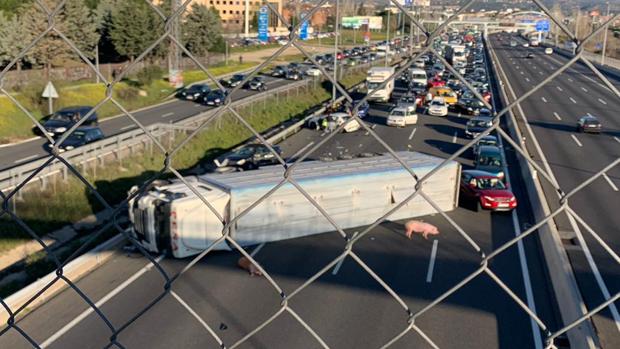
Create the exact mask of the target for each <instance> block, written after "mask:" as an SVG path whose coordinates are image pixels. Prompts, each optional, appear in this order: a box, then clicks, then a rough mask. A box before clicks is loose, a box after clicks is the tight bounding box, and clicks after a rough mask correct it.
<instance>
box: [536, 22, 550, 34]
mask: <svg viewBox="0 0 620 349" xmlns="http://www.w3.org/2000/svg"><path fill="white" fill-rule="evenodd" d="M536 31H538V32H548V31H549V20H548V19H544V20H542V21H538V22H536Z"/></svg>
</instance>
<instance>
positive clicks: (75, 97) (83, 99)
mask: <svg viewBox="0 0 620 349" xmlns="http://www.w3.org/2000/svg"><path fill="white" fill-rule="evenodd" d="M255 65H257V63H256V62H245V63H243V64H239V63H237V62H229V64H228V65H224V64H217V65H215V66H212V67H210V68H209V72H210V73H211V74H213V75H214V76H219V75H225V74H229V73H231V72H235V71H239V70H246V69H249V68H251V67H253V66H255ZM183 77H184V81H185V83H186V84H190V83H192V82H196V81H201V80H206V79H207V75H206V73H204V72H203V71H201V70H191V71H186V72H184V73H183ZM59 86H62V87H58V90H59V91H58V92H59V95H60V98H58V99H56V100H55V101H54V108H55V110H58V109H59V108H62V107H67V106H72V105H92V106H94V105H96V104H97V103H99V102H100V101H101V100H103V99H104V98H105V86H104V85H103V84H96V83H84V82H80V83H75V84H59ZM42 90H43V85H40V84H39V83H34V84H32V85H29V86H27V87H24V88H22V89H21V90H20V91H17V92H16V93H13V94H12V95H13V96H14V97H15V98H16V99H17V100H18V101H19V103H20V104H22V105H23V107H24V108H26V110H28V111H30V112H31V113H32V114H33V116H34V117H35V118H36V119H37V120H40V119H41V118H42V117H43V116H44V115H45V114H47V109H48V107H47V100H44V99H42V98H41V97H40V94H41V91H42ZM140 90H142V91H143V92H145V93H146V95H145V96H140V95H139V92H140ZM174 91H175V90H174V88H172V87H171V86H170V84H169V83H168V82H167V81H165V80H164V79H157V80H155V81H153V82H152V83H151V84H150V85H147V86H138V84H137V82H136V81H135V80H130V79H128V80H125V81H122V82H120V83H118V84H117V85H115V86H114V90H113V96H114V98H115V99H116V100H117V101H118V102H119V103H121V105H123V107H124V108H125V109H127V110H129V111H131V110H135V109H139V108H143V107H146V106H149V105H153V104H156V103H159V102H161V101H162V100H163V99H164V98H166V97H168V96H169V95H170V94H171V93H173V92H174ZM120 113H121V110H119V109H118V107H116V106H115V105H114V104H113V103H112V102H106V103H105V104H103V105H102V106H101V107H100V109H98V111H97V114H98V115H99V118H100V119H105V118H108V117H110V116H114V115H118V114H120ZM33 126H34V124H33V123H32V122H31V120H30V119H29V118H28V117H27V115H26V114H25V113H24V112H22V111H21V110H20V109H19V108H18V107H17V105H15V104H14V103H13V102H12V101H11V100H10V99H9V98H8V97H7V96H1V97H0V144H4V143H11V142H15V141H18V140H21V139H27V138H30V137H33V136H34V134H33V132H32V128H33Z"/></svg>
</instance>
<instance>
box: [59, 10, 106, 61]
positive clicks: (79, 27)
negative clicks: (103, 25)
mask: <svg viewBox="0 0 620 349" xmlns="http://www.w3.org/2000/svg"><path fill="white" fill-rule="evenodd" d="M64 18H65V31H64V32H63V33H64V34H65V36H66V37H67V39H69V40H71V42H72V43H73V44H74V45H75V46H77V48H79V49H80V51H81V52H82V53H83V54H84V56H86V57H88V58H91V59H92V58H94V57H95V52H94V50H95V46H96V45H97V43H98V42H99V38H100V34H99V32H98V30H97V29H98V27H99V23H98V22H97V19H98V17H97V16H95V14H94V13H93V12H92V11H91V10H90V9H89V8H88V7H87V6H86V4H85V3H84V0H67V2H66V3H65V7H64ZM74 57H75V58H78V57H79V56H78V54H77V52H74Z"/></svg>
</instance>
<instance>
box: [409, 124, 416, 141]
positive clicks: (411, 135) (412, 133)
mask: <svg viewBox="0 0 620 349" xmlns="http://www.w3.org/2000/svg"><path fill="white" fill-rule="evenodd" d="M417 129H418V128H417V127H414V128H413V131H411V134H410V135H409V140H411V139H412V138H413V135H414V134H415V131H416V130H417Z"/></svg>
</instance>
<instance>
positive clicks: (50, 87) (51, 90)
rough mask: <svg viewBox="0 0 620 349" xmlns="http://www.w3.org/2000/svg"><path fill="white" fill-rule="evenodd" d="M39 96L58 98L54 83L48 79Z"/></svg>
mask: <svg viewBox="0 0 620 349" xmlns="http://www.w3.org/2000/svg"><path fill="white" fill-rule="evenodd" d="M41 97H43V98H58V92H57V91H56V88H55V87H54V84H52V82H51V81H48V82H47V85H45V90H43V93H42V94H41Z"/></svg>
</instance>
